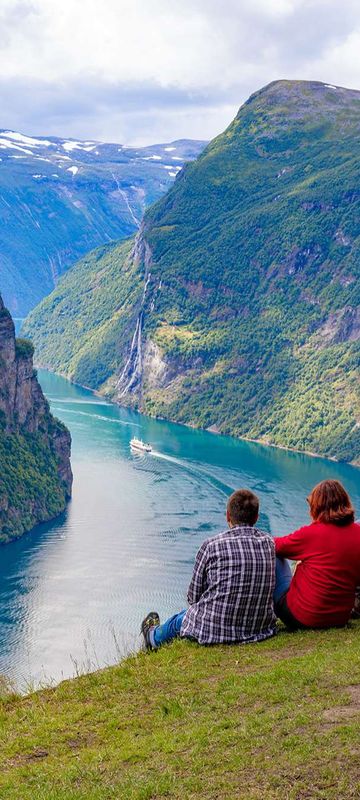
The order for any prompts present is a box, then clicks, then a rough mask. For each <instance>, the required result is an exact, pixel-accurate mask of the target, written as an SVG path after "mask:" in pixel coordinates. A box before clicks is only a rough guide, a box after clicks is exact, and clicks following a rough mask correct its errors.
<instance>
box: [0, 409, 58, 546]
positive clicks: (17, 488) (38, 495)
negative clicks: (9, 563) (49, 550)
mask: <svg viewBox="0 0 360 800" xmlns="http://www.w3.org/2000/svg"><path fill="white" fill-rule="evenodd" d="M57 425H58V426H59V428H60V426H61V428H63V426H62V423H61V422H59V421H58V420H53V427H54V426H57ZM64 430H65V429H64ZM0 464H1V472H0V544H4V543H6V542H9V541H11V540H12V539H15V538H18V537H19V536H21V535H22V534H23V533H25V531H29V530H31V528H33V527H34V525H36V524H37V523H38V522H39V521H41V522H45V521H46V520H49V519H53V518H54V517H56V516H57V515H58V514H60V513H61V512H62V511H63V510H64V508H65V505H66V498H67V492H66V487H65V485H64V484H63V483H62V482H61V481H60V480H59V474H58V468H59V465H58V462H57V459H56V456H55V453H54V452H53V450H52V449H51V447H49V441H48V438H47V437H46V436H44V433H41V432H37V433H26V432H22V433H19V432H18V433H11V434H10V433H9V434H6V433H5V432H4V431H1V430H0Z"/></svg>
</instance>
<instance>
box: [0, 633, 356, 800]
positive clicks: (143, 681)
mask: <svg viewBox="0 0 360 800" xmlns="http://www.w3.org/2000/svg"><path fill="white" fill-rule="evenodd" d="M359 645H360V623H352V624H351V626H349V627H348V628H346V629H341V630H332V631H327V632H325V631H323V632H310V631H309V632H304V633H296V634H289V633H286V632H285V631H284V630H281V632H280V633H279V635H278V636H277V637H275V639H273V640H270V641H269V640H268V641H267V642H264V643H262V644H255V645H245V646H242V647H241V646H231V647H229V646H228V647H203V648H201V647H199V646H198V645H196V644H195V643H190V642H186V641H178V642H175V643H174V644H172V645H170V646H165V647H164V648H163V649H162V650H161V651H159V652H158V653H155V654H150V655H147V654H144V653H141V654H139V655H137V656H134V657H132V658H128V659H127V660H125V661H124V662H122V663H121V664H119V665H118V666H116V667H112V668H109V669H106V670H103V671H101V672H96V673H94V674H92V675H87V676H83V677H79V678H77V679H75V680H73V681H67V682H65V683H62V684H60V686H58V687H56V688H54V689H48V690H45V691H41V692H38V693H35V694H32V695H29V696H27V697H22V698H21V697H17V696H15V695H9V696H6V694H4V696H3V698H2V700H1V699H0V743H1V746H0V795H1V798H2V800H18V798H20V797H21V800H34V798H36V800H115V798H116V800H150V799H151V800H157V798H163V797H166V798H173V800H176V799H179V800H193V798H197V800H209V798H219V799H220V798H222V799H223V800H225V799H226V800H235V798H236V800H263V798H266V800H278V798H279V797H281V798H287V800H304V799H305V798H317V799H318V800H339V798H341V800H350V799H351V798H356V797H358V796H359V794H360V779H359V770H358V741H359V732H360V647H359Z"/></svg>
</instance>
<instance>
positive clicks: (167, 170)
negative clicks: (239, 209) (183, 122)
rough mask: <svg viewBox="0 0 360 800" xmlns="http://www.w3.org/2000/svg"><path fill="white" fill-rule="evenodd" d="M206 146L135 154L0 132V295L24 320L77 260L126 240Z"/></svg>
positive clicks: (183, 144) (180, 145)
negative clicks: (85, 254)
mask: <svg viewBox="0 0 360 800" xmlns="http://www.w3.org/2000/svg"><path fill="white" fill-rule="evenodd" d="M204 146H205V142H199V141H191V140H186V139H182V140H180V141H177V142H171V143H170V144H157V145H153V146H151V147H142V148H132V147H123V146H122V145H119V144H106V143H104V142H94V141H85V142H82V141H76V140H74V139H59V138H55V137H48V138H44V137H37V138H34V137H32V136H24V135H23V134H21V133H17V132H15V131H4V130H2V131H0V222H1V230H0V289H1V291H2V293H3V297H4V300H5V302H6V304H7V305H8V307H9V309H10V311H12V312H13V314H14V315H16V316H17V317H22V316H25V314H27V313H28V311H29V310H30V309H31V308H33V306H34V305H36V303H38V302H39V301H40V300H41V298H42V297H44V295H46V294H48V293H49V292H51V291H52V289H53V288H54V286H56V283H57V280H58V277H59V275H61V274H62V273H63V272H64V271H65V270H66V269H68V267H69V266H71V264H74V262H75V261H77V259H78V258H80V256H82V255H83V254H84V253H86V252H87V251H89V250H91V249H92V248H94V247H97V246H98V245H101V244H105V243H106V242H109V241H111V240H113V239H121V238H124V237H126V236H130V235H131V234H132V233H134V231H136V230H137V229H138V227H139V225H140V220H141V219H142V216H143V213H144V209H145V208H146V207H147V206H148V205H149V204H150V203H152V202H153V201H154V200H157V199H158V198H159V197H160V196H161V195H162V194H163V193H164V192H165V191H166V190H167V189H168V188H169V186H171V184H172V183H173V181H174V178H175V176H176V174H177V173H178V171H179V170H180V169H181V167H182V166H183V164H184V162H185V161H189V160H192V159H194V158H196V157H197V156H198V155H199V153H200V152H201V150H202V149H203V148H204Z"/></svg>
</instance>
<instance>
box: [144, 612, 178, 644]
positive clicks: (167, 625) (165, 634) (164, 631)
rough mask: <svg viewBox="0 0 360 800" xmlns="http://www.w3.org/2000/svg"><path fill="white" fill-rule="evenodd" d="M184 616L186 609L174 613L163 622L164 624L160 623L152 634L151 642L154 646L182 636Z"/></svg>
mask: <svg viewBox="0 0 360 800" xmlns="http://www.w3.org/2000/svg"><path fill="white" fill-rule="evenodd" d="M184 616H185V609H184V611H180V612H179V614H174V616H173V617H170V619H168V620H166V622H163V624H162V625H158V626H157V628H154V630H153V632H152V636H151V639H152V642H151V644H152V645H153V647H160V645H161V644H165V642H171V640H172V639H176V638H177V637H178V636H180V628H181V623H182V621H183V619H184Z"/></svg>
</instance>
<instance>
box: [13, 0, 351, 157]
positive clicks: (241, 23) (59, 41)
mask: <svg viewBox="0 0 360 800" xmlns="http://www.w3.org/2000/svg"><path fill="white" fill-rule="evenodd" d="M359 52H360V3H359V0H100V1H99V0H0V104H1V105H0V107H1V109H2V114H1V121H0V127H1V128H11V129H16V130H20V131H22V132H24V133H29V134H38V135H40V134H43V135H51V134H53V135H56V134H58V135H60V136H73V137H75V138H76V137H81V138H85V139H94V138H97V139H100V140H103V141H116V142H123V143H127V144H147V143H149V144H150V143H154V142H161V141H170V140H172V139H176V138H181V137H192V138H198V139H208V138H211V137H212V136H214V135H215V134H217V133H219V132H220V131H222V130H223V129H224V128H225V127H226V125H227V124H228V123H229V122H230V121H231V119H232V118H233V116H234V115H235V113H236V111H237V109H238V107H239V106H240V105H241V103H242V102H243V101H244V100H246V99H247V97H248V96H249V94H251V93H252V92H253V91H255V90H256V89H258V88H260V87H261V86H263V85H264V84H266V83H269V82H270V81H272V80H275V79H277V78H303V79H314V80H322V81H325V82H327V83H334V84H338V85H342V86H348V87H351V88H359V89H360V59H359V55H358V54H359Z"/></svg>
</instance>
